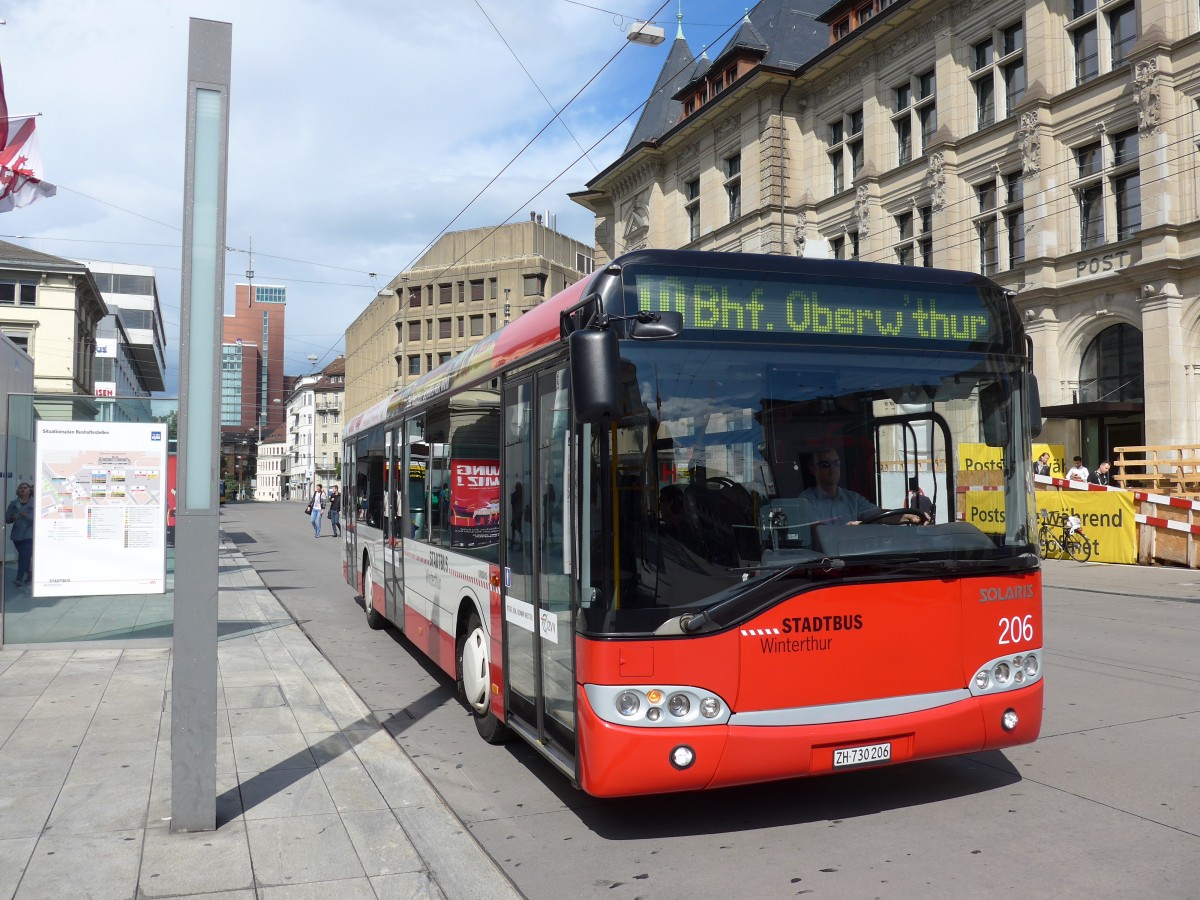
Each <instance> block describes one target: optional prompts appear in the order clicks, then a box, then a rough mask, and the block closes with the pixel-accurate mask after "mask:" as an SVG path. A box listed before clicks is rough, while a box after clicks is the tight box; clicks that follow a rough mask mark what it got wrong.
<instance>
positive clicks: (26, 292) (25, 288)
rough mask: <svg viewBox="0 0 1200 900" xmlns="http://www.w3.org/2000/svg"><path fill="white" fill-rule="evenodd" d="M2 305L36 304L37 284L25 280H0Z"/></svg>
mask: <svg viewBox="0 0 1200 900" xmlns="http://www.w3.org/2000/svg"><path fill="white" fill-rule="evenodd" d="M0 305H3V306H36V305H37V285H36V284H29V283H25V282H16V283H14V282H11V281H9V282H0Z"/></svg>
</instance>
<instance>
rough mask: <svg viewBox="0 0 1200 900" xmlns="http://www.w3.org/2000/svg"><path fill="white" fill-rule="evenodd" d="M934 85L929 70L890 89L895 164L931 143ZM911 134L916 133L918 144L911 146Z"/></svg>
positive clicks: (934, 115) (933, 122)
mask: <svg viewBox="0 0 1200 900" xmlns="http://www.w3.org/2000/svg"><path fill="white" fill-rule="evenodd" d="M934 87H935V78H934V73H933V72H932V71H929V72H925V73H924V74H922V75H916V76H914V77H913V78H910V79H909V80H908V81H907V82H906V83H904V84H901V85H898V86H897V87H895V88H893V102H892V127H893V128H895V130H896V160H897V165H901V166H902V165H904V164H905V163H906V162H909V161H911V160H912V159H913V158H914V157H915V156H920V155H921V154H923V153H925V152H926V151H927V150H928V148H929V145H930V144H931V143H933V135H934V134H935V133H936V132H937V100H936V99H935V98H934ZM914 98H915V99H914ZM913 135H920V140H921V143H920V145H919V146H917V145H914V143H913Z"/></svg>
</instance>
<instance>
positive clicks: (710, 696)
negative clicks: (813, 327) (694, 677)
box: [583, 684, 731, 728]
mask: <svg viewBox="0 0 1200 900" xmlns="http://www.w3.org/2000/svg"><path fill="white" fill-rule="evenodd" d="M583 690H584V693H585V694H586V695H587V701H588V706H589V707H590V708H591V710H592V712H593V713H594V714H595V715H596V716H598V717H599V718H600V719H601V720H602V721H605V722H609V723H611V724H613V725H625V726H629V725H634V726H640V727H642V728H686V727H688V726H695V725H705V726H707V725H726V724H728V723H729V719H730V716H731V711H730V709H729V704H727V703H725V701H724V700H722V699H721V697H720V696H719V695H717V694H714V693H713V692H712V691H710V690H708V689H706V688H702V687H696V686H693V685H684V684H620V685H617V684H585V685H583Z"/></svg>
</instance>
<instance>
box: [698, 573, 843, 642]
mask: <svg viewBox="0 0 1200 900" xmlns="http://www.w3.org/2000/svg"><path fill="white" fill-rule="evenodd" d="M845 567H846V562H845V560H842V559H833V558H830V557H825V558H823V559H815V560H811V561H809V562H802V563H798V562H790V563H786V564H784V563H781V564H780V565H779V566H778V567H777V566H761V565H760V566H754V567H750V568H737V569H730V571H731V572H741V573H742V577H743V578H746V577H747V576H748V574H749V573H750V572H756V571H761V570H763V569H768V570H770V572H771V575H770V577H769V578H767V579H766V580H765V581H762V582H759V583H758V584H756V585H755V587H756V588H762V587H765V586H766V585H768V584H770V583H772V582H775V581H778V580H780V579H781V578H783V577H784V576H786V575H791V574H793V573H796V572H804V573H811V572H833V571H836V570H838V569H844V568H845ZM745 583H746V582H743V584H745ZM745 599H746V594H745V593H741V594H737V595H736V596H733V597H729V598H728V599H725V600H722V601H721V602H720V603H714V604H713V605H712V606H710V607H708V609H706V610H704V612H702V613H699V614H697V615H694V616H692V615H688V614H687V613H684V614H683V615H681V616H680V617H679V625H678V627H679V630H680V633H681V634H695V633H696V632H697V631H699V630H700V629H701V628H704V626H706V625H709V624H711V623H717V620H718V618H719V616H720V614H721V613H722V612H724V611H725V610H726V609H727V608H729V607H731V606H733V605H735V604H740V603H743V602H745ZM718 624H719V623H718Z"/></svg>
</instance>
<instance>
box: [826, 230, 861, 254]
mask: <svg viewBox="0 0 1200 900" xmlns="http://www.w3.org/2000/svg"><path fill="white" fill-rule="evenodd" d="M829 249H830V251H831V252H832V253H833V258H834V259H858V232H857V231H847V232H846V233H845V235H844V236H843V237H836V238H831V239H830V241H829Z"/></svg>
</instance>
